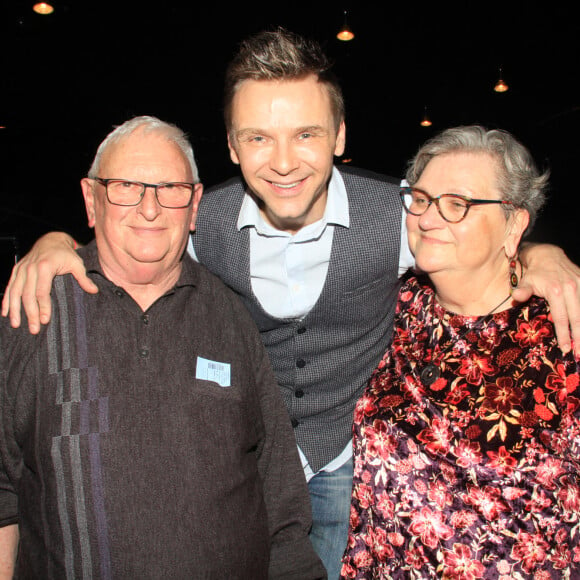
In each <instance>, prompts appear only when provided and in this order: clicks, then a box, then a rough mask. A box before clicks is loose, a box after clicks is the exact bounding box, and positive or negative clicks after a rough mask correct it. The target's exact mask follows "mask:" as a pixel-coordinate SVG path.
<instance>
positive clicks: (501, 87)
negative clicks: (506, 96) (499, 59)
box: [493, 67, 509, 93]
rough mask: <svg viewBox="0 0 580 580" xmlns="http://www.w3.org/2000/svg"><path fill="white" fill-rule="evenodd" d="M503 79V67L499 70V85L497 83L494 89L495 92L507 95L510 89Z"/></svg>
mask: <svg viewBox="0 0 580 580" xmlns="http://www.w3.org/2000/svg"><path fill="white" fill-rule="evenodd" d="M501 77H502V74H501V67H500V68H499V79H498V81H497V83H495V87H493V90H494V91H495V92H496V93H505V92H506V91H507V90H508V89H509V87H508V85H507V83H506V82H505V81H504V80H503V79H502V78H501Z"/></svg>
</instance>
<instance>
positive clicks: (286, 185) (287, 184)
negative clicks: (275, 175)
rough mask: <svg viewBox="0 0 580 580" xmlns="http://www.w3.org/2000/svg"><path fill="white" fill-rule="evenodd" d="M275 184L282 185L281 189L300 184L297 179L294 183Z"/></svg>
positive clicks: (276, 184)
mask: <svg viewBox="0 0 580 580" xmlns="http://www.w3.org/2000/svg"><path fill="white" fill-rule="evenodd" d="M273 185H275V186H276V187H280V188H281V189H291V188H292V187H296V186H297V185H298V181H295V182H294V183H273Z"/></svg>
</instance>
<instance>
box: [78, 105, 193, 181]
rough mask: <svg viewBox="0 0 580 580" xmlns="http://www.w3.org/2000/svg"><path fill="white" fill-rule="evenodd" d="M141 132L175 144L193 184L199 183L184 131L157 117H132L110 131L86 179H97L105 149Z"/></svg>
mask: <svg viewBox="0 0 580 580" xmlns="http://www.w3.org/2000/svg"><path fill="white" fill-rule="evenodd" d="M138 129H139V130H142V131H143V132H144V133H145V134H148V133H157V134H159V135H162V136H163V137H165V138H166V139H167V140H168V141H171V142H172V143H175V144H176V145H177V146H178V147H179V149H180V150H181V152H182V153H183V155H185V158H186V159H187V161H188V163H189V165H190V167H191V174H192V175H193V182H194V183H198V182H199V173H198V170H197V164H196V162H195V156H194V154H193V147H192V146H191V143H190V142H189V139H188V138H187V135H186V134H185V132H184V131H182V130H181V129H180V128H179V127H177V126H176V125H172V124H171V123H166V122H165V121H161V120H160V119H158V118H157V117H150V116H147V115H143V116H141V117H134V118H133V119H129V120H128V121H125V122H124V123H123V124H122V125H119V126H118V127H116V128H115V129H114V130H113V131H111V132H110V133H109V134H108V135H107V136H106V137H105V139H104V140H103V141H102V143H101V144H100V145H99V148H98V149H97V153H96V155H95V158H94V160H93V164H92V165H91V168H90V169H89V174H88V177H92V178H94V177H97V176H98V175H99V170H100V165H101V159H102V157H103V154H104V152H105V151H106V150H107V148H108V147H109V146H111V145H114V144H116V143H119V142H120V141H122V140H123V139H126V138H127V137H129V135H131V134H132V133H134V132H135V131H137V130H138Z"/></svg>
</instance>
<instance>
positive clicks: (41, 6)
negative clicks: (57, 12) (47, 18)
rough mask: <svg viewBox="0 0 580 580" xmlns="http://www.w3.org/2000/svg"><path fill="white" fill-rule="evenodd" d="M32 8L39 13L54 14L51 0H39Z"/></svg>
mask: <svg viewBox="0 0 580 580" xmlns="http://www.w3.org/2000/svg"><path fill="white" fill-rule="evenodd" d="M32 9H33V10H34V11H35V12H36V13H37V14H43V15H46V14H52V13H53V12H54V6H53V5H52V4H51V3H50V2H37V3H36V4H34V6H32Z"/></svg>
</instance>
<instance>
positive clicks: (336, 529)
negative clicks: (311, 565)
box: [308, 458, 353, 580]
mask: <svg viewBox="0 0 580 580" xmlns="http://www.w3.org/2000/svg"><path fill="white" fill-rule="evenodd" d="M352 475H353V463H352V458H351V459H350V460H349V461H347V462H346V463H345V464H344V465H342V466H341V467H339V468H338V469H337V470H336V471H330V472H326V471H321V472H319V473H317V474H316V475H315V476H314V477H313V478H312V479H311V480H310V481H309V482H308V490H309V491H310V500H311V502H312V530H311V532H310V540H311V542H312V545H313V546H314V549H315V550H316V553H317V554H318V556H319V557H320V559H321V560H322V563H323V564H324V567H325V568H326V571H327V573H328V580H337V579H338V578H339V576H340V569H341V567H342V564H341V559H342V555H343V553H344V549H345V548H346V541H347V538H348V522H349V515H350V496H351V492H352Z"/></svg>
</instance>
